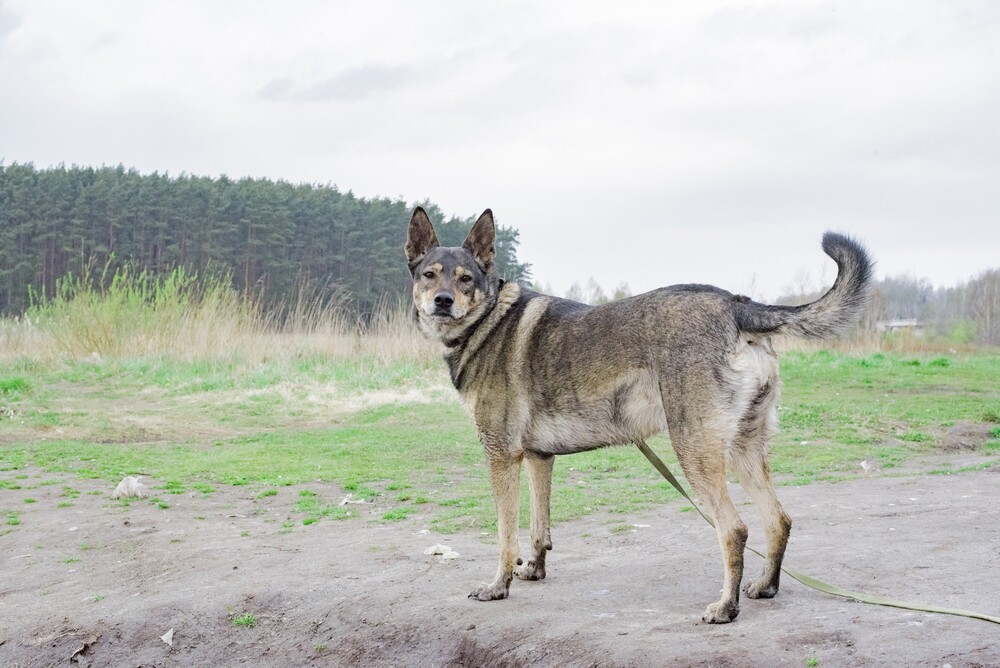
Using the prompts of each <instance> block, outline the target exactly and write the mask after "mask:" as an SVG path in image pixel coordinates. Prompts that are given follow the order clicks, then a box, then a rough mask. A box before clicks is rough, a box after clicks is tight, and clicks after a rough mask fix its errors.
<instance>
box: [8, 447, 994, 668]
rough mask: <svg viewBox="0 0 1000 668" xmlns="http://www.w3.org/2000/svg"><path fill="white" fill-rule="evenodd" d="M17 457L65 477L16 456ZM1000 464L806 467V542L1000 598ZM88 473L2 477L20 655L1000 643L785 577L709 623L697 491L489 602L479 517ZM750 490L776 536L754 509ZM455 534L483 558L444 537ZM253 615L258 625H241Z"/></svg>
mask: <svg viewBox="0 0 1000 668" xmlns="http://www.w3.org/2000/svg"><path fill="white" fill-rule="evenodd" d="M557 465H558V464H557ZM924 468H929V466H927V467H924ZM14 473H18V474H20V475H24V473H28V474H29V475H30V476H31V477H32V478H33V479H34V478H35V477H36V476H39V478H38V479H45V480H53V479H56V478H58V476H55V475H52V474H48V473H41V472H39V471H28V472H25V471H18V472H5V473H2V474H0V477H2V479H8V480H9V479H11V478H13V476H14ZM998 474H1000V469H996V468H995V469H992V470H987V471H983V472H971V473H963V474H959V475H950V476H946V475H924V474H920V473H913V472H912V471H911V472H910V473H908V474H907V475H902V476H897V477H885V476H880V477H869V478H864V479H858V480H853V481H848V482H840V483H814V484H811V485H808V486H803V487H785V488H782V489H780V490H779V492H780V494H781V496H782V498H783V500H784V501H785V503H786V506H787V508H788V510H789V512H790V513H791V514H792V516H793V517H794V518H795V526H794V528H793V531H792V541H791V544H790V547H789V550H788V555H787V558H786V563H787V564H788V565H790V566H791V567H793V568H795V569H797V570H800V571H803V572H805V573H808V574H811V575H814V576H816V577H820V578H822V579H826V580H828V581H830V582H832V583H835V584H838V585H840V586H843V587H846V588H850V589H857V590H863V591H866V592H870V593H876V594H881V595H885V596H889V597H893V598H899V599H906V600H912V601H919V602H926V603H933V604H937V605H941V606H948V607H956V608H966V609H973V610H976V611H979V612H983V613H987V614H992V615H1000V585H998V584H997V575H998V573H1000V475H998ZM23 482H29V481H23ZM146 482H147V483H149V485H150V486H151V487H153V488H155V487H156V486H157V484H159V481H156V480H149V481H146ZM65 484H67V485H71V486H72V487H74V488H76V489H78V490H80V491H81V492H82V493H81V494H80V495H79V496H78V497H76V498H75V499H73V501H72V503H73V505H72V506H71V507H62V508H60V507H58V504H59V501H60V495H61V494H63V491H64V490H63V488H62V484H61V483H60V484H50V485H45V486H42V487H37V488H35V489H32V490H30V492H28V491H26V490H11V489H2V490H0V508H6V509H10V508H12V507H17V508H19V509H21V510H19V511H18V513H19V518H20V520H21V524H19V525H16V526H14V525H3V526H0V534H3V535H0V562H2V567H0V666H5V667H13V666H50V665H52V666H64V665H66V666H75V665H79V666H132V667H134V666H208V665H212V666H236V665H255V666H304V665H317V666H320V665H322V666H340V665H343V666H439V665H440V666H508V665H510V666H518V665H523V666H536V665H537V666H561V665H566V666H655V665H682V666H683V665H692V666H783V665H787V666H807V665H816V666H821V667H822V666H874V665H894V666H947V665H950V666H953V667H955V668H958V667H959V666H996V665H1000V626H997V625H994V624H990V623H987V622H984V621H978V620H971V619H965V618H960V617H952V616H943V615H934V614H927V613H920V612H911V611H906V610H900V609H894V608H884V607H876V606H870V605H864V604H860V603H856V602H852V601H848V600H845V599H841V598H836V597H832V596H829V595H825V594H821V593H818V592H815V591H813V590H810V589H807V588H805V587H804V586H802V585H800V584H798V583H797V582H794V581H792V580H791V579H790V578H787V577H786V578H785V579H784V580H783V583H782V591H781V593H780V594H779V595H778V597H777V598H775V599H773V600H770V601H752V600H744V601H743V602H742V612H741V613H740V616H739V618H738V619H737V620H736V621H735V622H734V623H732V624H729V625H723V626H711V625H706V624H702V623H700V621H699V619H700V616H701V613H702V611H703V609H704V607H705V605H706V604H707V603H709V602H710V601H711V600H714V599H715V598H716V597H717V596H718V591H719V587H720V586H721V564H720V558H719V552H718V548H717V545H716V542H715V538H714V534H713V532H712V531H711V529H710V528H709V527H708V526H707V525H706V524H704V523H703V521H702V520H701V519H700V518H699V517H698V516H697V515H696V514H695V513H693V512H682V511H681V509H682V507H683V506H684V504H683V503H681V502H676V503H673V504H669V505H667V506H665V507H663V508H660V509H657V510H655V511H651V512H648V513H645V514H643V515H641V516H635V517H623V516H620V515H615V516H614V517H610V516H607V515H604V516H593V517H589V518H586V519H583V520H579V521H573V522H567V523H563V524H561V525H559V526H556V527H555V529H554V532H553V538H554V542H555V549H554V550H553V552H552V553H551V554H550V558H549V564H548V566H549V568H548V578H547V579H546V580H544V581H542V582H519V581H515V582H514V584H513V586H512V589H511V596H510V598H508V599H507V600H504V601H497V602H493V603H479V602H475V601H472V600H470V599H468V598H466V594H467V593H468V591H470V590H471V589H472V587H473V586H474V585H475V584H476V583H477V582H479V581H481V580H486V579H489V578H490V577H491V576H492V574H493V571H494V568H495V558H496V553H495V540H494V539H493V537H492V536H489V535H482V534H481V533H480V532H478V531H470V532H467V533H461V534H456V535H450V536H442V535H438V534H434V533H428V532H427V530H426V529H427V526H428V525H429V517H420V516H411V517H409V518H407V519H406V520H404V521H400V522H391V523H389V522H384V521H382V520H381V519H380V514H379V512H378V511H377V509H375V508H372V509H365V508H364V507H363V506H362V507H361V517H360V518H357V519H351V520H346V521H333V520H329V519H323V520H321V521H319V522H317V523H315V524H311V525H309V526H303V525H302V523H301V519H300V518H301V515H300V514H296V513H295V512H294V510H293V505H294V503H295V500H296V497H297V488H287V489H282V490H281V491H280V492H279V494H278V495H277V496H273V497H266V498H256V491H257V490H252V489H249V488H241V487H220V488H219V489H218V490H217V491H216V492H215V493H213V494H202V493H200V492H194V493H186V494H183V495H176V496H169V495H167V496H164V497H163V498H164V500H166V501H169V502H170V507H169V508H166V509H162V508H159V507H158V506H157V504H155V503H152V502H150V501H148V500H147V501H141V502H135V503H132V504H131V505H130V506H129V507H127V508H123V507H122V506H121V505H119V504H118V503H117V502H114V501H111V499H110V496H109V495H110V492H111V491H112V490H111V487H109V486H108V485H107V484H106V483H105V482H104V481H95V480H79V479H77V478H75V477H69V476H68V477H66V478H65ZM309 489H311V490H318V491H320V493H321V495H324V494H325V495H326V496H327V497H328V498H330V499H334V498H338V497H339V496H342V491H341V490H340V489H338V488H336V487H335V486H332V485H330V486H328V487H327V488H326V489H323V488H321V487H320V486H318V485H315V484H314V485H310V486H309ZM91 491H96V492H100V494H90V493H88V492H91ZM29 495H30V496H31V497H32V498H34V499H35V502H34V503H30V504H25V503H24V501H23V497H27V496H29ZM161 496H162V495H161ZM734 496H736V497H737V498H741V497H740V495H739V492H738V488H734ZM428 505H430V504H428ZM741 512H742V514H743V515H744V518H745V519H747V520H748V524H750V528H751V544H754V545H759V544H760V531H759V530H758V529H757V525H756V524H755V523H754V521H753V520H755V519H756V518H755V517H754V514H753V512H752V509H751V508H749V507H742V508H741ZM287 520H295V521H296V524H295V526H294V528H290V527H288V526H282V525H283V522H285V521H287ZM623 522H629V523H633V524H634V525H635V526H634V527H633V528H632V529H631V530H624V531H623V530H622V523H623ZM626 529H627V527H626ZM4 532H6V533H4ZM525 538H526V537H525V536H524V535H522V545H524V544H526V540H525ZM436 543H444V544H447V545H448V546H450V547H451V548H452V549H454V550H455V551H457V552H458V553H459V555H460V556H459V557H458V558H457V559H450V560H443V559H442V558H441V557H439V556H428V555H425V554H424V551H425V550H426V549H427V548H429V547H431V546H432V545H434V544H436ZM747 564H748V572H751V573H755V572H756V571H757V569H758V568H759V567H760V566H759V560H758V559H757V558H756V557H754V556H752V555H748V557H747ZM244 613H252V614H253V615H254V617H255V621H256V623H255V624H254V625H252V626H241V625H237V624H236V623H234V621H235V620H236V619H237V618H238V616H239V615H242V614H244ZM171 629H172V630H173V635H172V638H171V640H172V644H167V642H165V641H164V639H162V636H164V635H165V634H167V632H168V631H170V630H171Z"/></svg>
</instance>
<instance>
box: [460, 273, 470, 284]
mask: <svg viewBox="0 0 1000 668" xmlns="http://www.w3.org/2000/svg"><path fill="white" fill-rule="evenodd" d="M458 280H460V281H462V282H463V283H471V282H472V276H469V275H468V274H462V277H461V278H459V279H458Z"/></svg>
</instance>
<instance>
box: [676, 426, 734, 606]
mask: <svg viewBox="0 0 1000 668" xmlns="http://www.w3.org/2000/svg"><path fill="white" fill-rule="evenodd" d="M675 431H678V430H674V431H672V432H671V434H670V439H671V442H672V443H673V446H674V451H675V452H676V453H677V460H678V461H679V462H680V464H681V469H683V471H684V476H685V477H686V478H687V480H688V483H690V485H691V487H692V489H693V490H694V493H695V495H696V496H697V497H698V498H699V499H701V501H702V503H703V504H705V507H706V510H707V511H708V514H709V516H710V517H711V518H712V520H713V521H714V522H715V534H716V537H717V538H718V540H719V548H720V549H721V551H722V565H723V568H724V572H725V575H724V577H723V581H722V598H721V599H719V600H718V601H717V602H716V603H712V604H710V605H709V606H708V608H707V609H706V610H705V614H704V615H702V617H701V619H702V621H704V622H708V623H710V624H725V623H726V622H731V621H733V620H734V619H736V616H737V615H739V614H740V580H742V578H743V548H744V546H745V545H746V542H747V527H746V524H744V523H743V520H741V519H740V516H739V513H737V512H736V506H735V505H733V500H732V498H731V497H730V496H729V490H728V489H727V488H726V460H725V455H724V452H725V446H726V442H725V439H723V438H720V437H719V435H718V434H711V433H710V432H706V431H702V430H698V431H696V432H682V433H679V434H678V433H674V432H675Z"/></svg>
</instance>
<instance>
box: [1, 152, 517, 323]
mask: <svg viewBox="0 0 1000 668" xmlns="http://www.w3.org/2000/svg"><path fill="white" fill-rule="evenodd" d="M421 205H422V206H423V207H424V208H425V209H426V210H427V212H428V214H429V215H430V216H431V220H433V221H434V224H435V229H436V230H437V233H438V238H439V240H440V241H441V243H442V244H444V245H460V244H461V243H462V241H463V240H464V239H465V235H466V234H467V233H468V231H469V229H470V228H471V227H472V224H473V223H474V222H475V219H476V216H470V217H469V218H458V217H455V216H450V217H449V216H445V215H444V214H443V213H442V211H441V209H440V208H439V207H438V206H436V205H434V204H433V203H431V202H422V203H421ZM410 210H411V207H410V206H409V205H408V204H407V203H405V202H403V201H401V200H398V199H395V200H394V199H388V198H363V197H356V196H355V195H354V194H353V193H352V192H350V191H348V192H346V193H343V192H340V190H338V189H337V187H336V186H332V185H317V184H291V183H288V182H285V181H271V180H270V179H252V178H243V179H239V180H233V179H230V178H227V177H226V176H221V177H218V178H211V177H204V176H193V175H189V174H181V175H180V176H170V175H168V174H159V173H153V174H140V173H139V172H138V171H136V170H135V169H126V168H125V167H123V166H120V165H119V166H117V167H99V168H94V167H77V166H73V167H69V168H67V167H64V166H59V167H54V168H47V169H36V168H35V167H34V166H33V165H32V164H30V163H28V164H17V163H15V164H11V165H9V166H4V165H3V164H0V314H4V315H8V316H11V315H18V314H20V313H22V312H24V311H25V309H26V308H27V307H28V306H29V305H30V303H31V300H32V299H33V298H34V299H39V298H42V299H44V296H46V295H53V294H55V290H56V289H57V282H58V281H59V280H60V279H62V278H64V277H66V276H68V275H76V276H80V275H85V274H89V275H91V276H95V277H97V278H98V279H100V277H101V276H112V275H114V273H115V272H114V270H115V269H116V268H118V267H120V266H123V265H126V264H127V265H129V267H130V268H131V270H132V271H136V272H139V271H144V272H147V273H149V274H150V275H152V276H161V275H165V274H167V273H169V272H171V271H173V270H174V269H177V268H184V269H185V270H188V271H190V272H194V273H196V274H197V275H199V276H206V275H212V276H219V275H222V276H226V277H228V278H229V279H230V280H231V281H232V285H233V287H234V288H235V289H236V290H239V291H241V292H242V293H245V294H249V295H252V296H254V297H255V298H256V299H259V300H260V301H261V302H262V303H265V304H270V305H278V306H279V308H280V305H281V304H282V303H287V302H290V301H294V300H295V299H296V298H297V297H298V296H299V295H302V294H303V290H306V291H308V293H309V295H310V298H313V299H314V298H316V297H317V295H318V294H320V293H325V294H328V295H330V296H331V297H332V296H336V298H337V299H339V300H341V301H343V302H344V303H345V304H347V305H349V306H350V307H351V308H352V309H353V310H355V311H356V312H357V313H360V314H363V313H366V312H370V311H371V310H372V309H373V308H374V307H375V305H376V304H377V303H378V302H379V301H380V300H383V299H386V298H389V299H398V298H402V297H403V296H404V295H405V292H406V287H407V285H408V282H409V275H408V272H407V269H406V263H405V261H404V259H403V252H402V247H403V243H404V241H405V238H406V224H407V223H408V222H409V216H410ZM518 243H519V237H518V232H517V230H515V229H513V228H510V227H504V226H503V225H498V228H497V247H496V258H497V264H498V268H499V270H500V273H501V275H502V276H505V277H506V278H508V279H511V280H521V281H527V280H530V275H531V268H530V266H529V265H527V264H525V263H521V262H518V260H517V247H518ZM95 267H96V268H98V271H93V269H94V268H95ZM105 270H108V271H105Z"/></svg>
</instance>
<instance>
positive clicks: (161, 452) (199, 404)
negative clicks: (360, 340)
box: [0, 351, 1000, 532]
mask: <svg viewBox="0 0 1000 668" xmlns="http://www.w3.org/2000/svg"><path fill="white" fill-rule="evenodd" d="M439 366H440V365H439V364H438V363H435V362H427V361H406V360H396V361H393V362H386V361H384V360H378V359H374V358H365V357H360V358H357V359H353V360H344V359H339V360H329V359H324V358H321V357H319V356H316V357H299V358H294V357H293V358H286V359H276V360H273V361H258V362H256V363H253V364H249V363H247V362H246V360H244V359H240V358H232V359H230V360H225V359H215V360H202V361H196V362H186V361H176V360H170V359H167V358H141V359H122V360H101V359H87V360H85V361H78V362H67V361H65V360H64V361H61V362H41V361H32V360H30V359H27V358H22V359H16V360H10V361H6V362H3V363H0V411H2V415H3V418H2V419H0V444H2V449H0V470H2V471H6V472H8V473H7V474H6V475H7V476H8V477H6V478H5V479H4V480H3V481H2V482H0V484H2V485H3V486H5V487H7V488H21V489H23V490H24V496H25V497H26V498H31V494H30V489H31V488H32V487H36V486H38V485H40V484H45V482H46V480H47V479H48V478H52V476H46V473H56V472H63V473H67V472H68V473H70V474H72V475H73V476H78V477H89V478H101V479H105V480H107V481H108V483H109V488H110V486H111V484H112V483H114V482H117V480H119V479H120V478H121V477H122V476H124V475H131V474H136V473H142V474H146V475H148V476H151V477H153V478H154V479H155V480H157V481H158V482H157V488H155V489H154V490H153V491H154V499H153V500H152V502H154V503H158V504H161V505H162V506H163V507H169V498H170V495H171V494H180V493H185V492H192V491H194V492H198V493H204V494H211V493H212V492H213V491H214V490H215V489H216V488H217V487H218V486H220V485H242V486H248V487H249V488H250V490H249V491H250V493H253V494H264V495H268V494H285V493H287V494H293V493H294V494H296V495H300V496H299V498H297V503H296V507H297V508H298V509H299V510H300V512H301V515H302V517H301V520H302V521H303V522H304V523H305V524H311V523H314V522H316V521H317V520H319V519H327V520H331V519H341V518H345V517H350V516H352V515H353V514H354V513H355V512H356V511H353V510H351V508H352V506H350V505H348V506H340V505H338V504H337V501H339V500H340V498H341V496H342V494H341V492H340V490H341V489H342V490H343V492H344V493H352V494H353V495H354V498H362V499H367V500H369V501H372V502H374V503H375V504H376V507H377V508H378V509H379V512H378V514H377V515H376V517H377V518H378V519H380V521H387V522H389V521H396V520H400V519H403V518H405V517H407V516H408V515H410V514H411V513H413V512H415V510H416V509H417V508H418V506H419V507H421V508H420V509H421V510H422V511H426V510H427V509H432V510H433V517H434V520H433V525H432V526H433V528H435V529H436V530H438V531H441V532H452V531H457V530H461V529H463V528H490V527H491V526H492V525H493V523H494V517H493V515H494V511H493V506H492V502H491V500H490V496H489V487H488V482H487V479H486V475H485V470H484V466H483V456H482V453H481V450H480V447H479V444H478V442H477V440H476V436H475V432H474V430H473V428H472V425H471V422H470V420H469V418H468V416H467V415H466V413H465V411H464V409H463V408H462V407H461V405H460V404H459V402H458V400H457V397H456V396H455V394H454V392H453V391H452V390H451V389H450V388H449V387H447V386H446V378H445V376H444V374H443V371H442V370H441V369H440V368H439ZM782 371H783V376H784V395H783V396H784V400H783V403H782V405H781V408H780V417H781V424H782V429H781V432H780V433H779V435H778V436H777V437H776V439H775V440H774V443H773V450H774V458H773V468H774V471H775V473H776V475H777V477H778V479H779V482H780V483H781V484H808V483H809V482H811V481H814V480H818V479H837V478H842V477H851V476H858V475H863V474H864V471H863V470H862V467H861V462H862V461H864V462H866V463H867V466H869V467H876V468H878V469H880V470H881V471H882V472H883V473H892V472H893V470H894V469H898V468H899V467H900V466H901V465H903V464H904V463H906V462H907V461H908V460H912V459H913V458H914V457H917V456H919V455H925V454H929V453H935V452H945V453H947V452H958V451H964V452H966V453H968V452H970V451H973V450H975V451H978V452H979V453H980V454H982V455H984V456H985V457H987V458H988V459H986V460H984V461H983V462H982V464H980V465H983V466H985V465H988V464H989V463H991V462H993V461H994V460H993V459H991V458H992V457H993V456H996V457H997V458H998V459H1000V387H998V380H997V379H1000V356H995V355H962V356H950V357H942V356H935V357H904V356H900V355H892V354H881V353H877V354H872V355H864V356H849V355H845V354H840V353H832V352H828V351H819V352H809V353H804V352H791V353H788V354H786V355H785V356H784V358H783V361H782ZM653 445H654V447H655V448H656V449H657V450H658V451H659V452H661V453H662V454H663V455H665V457H666V459H667V461H668V463H672V462H673V459H672V457H671V456H669V455H670V450H669V445H668V443H667V441H666V439H663V438H661V439H658V440H656V441H654V443H653ZM22 470H23V471H39V470H40V471H42V473H40V474H31V475H28V474H27V473H22V474H19V473H18V472H19V471H22ZM941 470H942V472H946V471H948V470H949V467H948V466H947V463H945V465H943V466H941ZM11 474H14V475H13V476H11ZM555 475H556V482H555V491H554V494H553V516H554V519H555V521H557V522H558V521H564V520H567V519H570V518H573V517H579V516H581V515H586V514H589V513H593V512H596V511H606V512H612V513H630V512H633V511H635V510H636V509H639V508H643V507H648V506H650V505H652V504H655V503H658V502H661V501H665V500H668V499H672V498H675V492H673V490H671V489H670V488H669V487H668V486H667V484H666V483H665V482H663V481H662V480H660V479H659V478H658V476H657V474H656V473H655V471H653V469H652V468H651V467H650V466H649V465H648V464H647V463H646V461H645V460H644V459H643V458H642V456H641V455H640V454H639V453H638V452H637V451H636V450H635V449H634V448H609V449H606V450H602V451H597V452H591V453H584V454H580V455H574V456H573V457H565V458H560V459H559V461H558V463H557V465H556V474H555ZM321 483H335V484H336V485H337V486H338V487H339V489H336V491H335V492H331V491H330V489H331V488H330V486H329V485H324V484H321ZM60 484H62V483H60ZM310 485H312V487H310ZM290 487H293V488H294V489H286V488H290ZM334 495H335V496H336V498H333V496H334ZM324 496H326V497H329V498H323V497H324ZM65 502H66V503H70V504H71V502H72V499H71V498H67V499H66V500H65ZM0 510H2V511H3V513H2V514H3V515H4V516H6V517H8V518H14V517H16V515H17V510H18V509H17V508H3V509H0ZM523 516H524V518H525V519H526V517H527V514H526V512H525V513H523Z"/></svg>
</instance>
